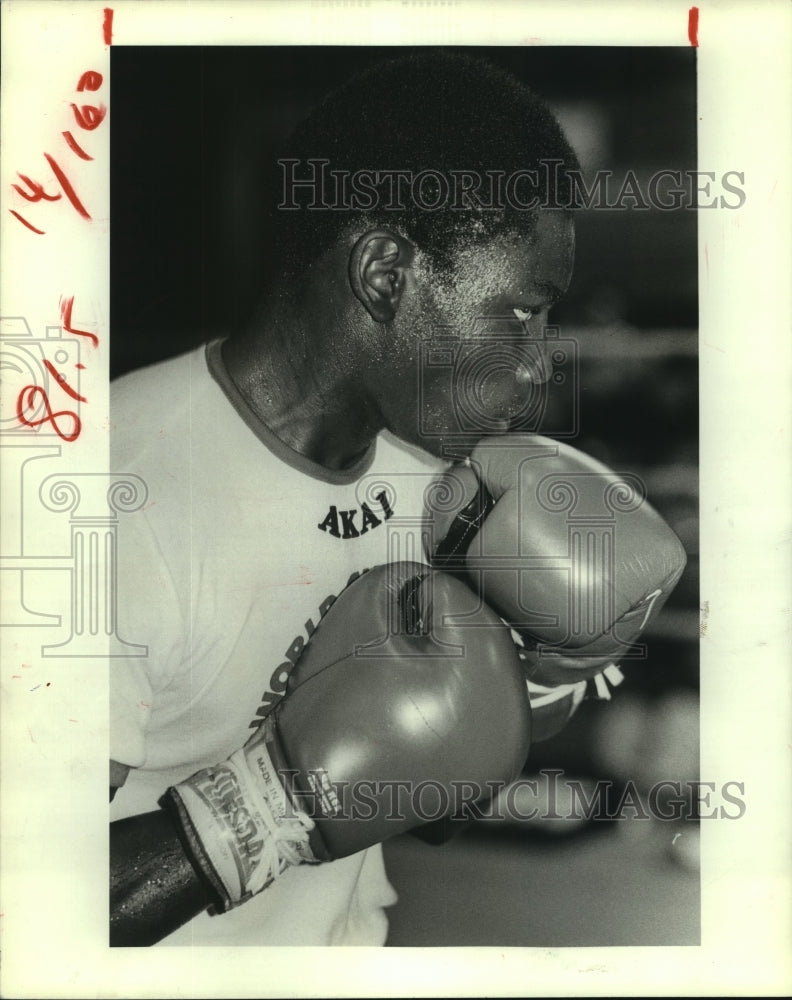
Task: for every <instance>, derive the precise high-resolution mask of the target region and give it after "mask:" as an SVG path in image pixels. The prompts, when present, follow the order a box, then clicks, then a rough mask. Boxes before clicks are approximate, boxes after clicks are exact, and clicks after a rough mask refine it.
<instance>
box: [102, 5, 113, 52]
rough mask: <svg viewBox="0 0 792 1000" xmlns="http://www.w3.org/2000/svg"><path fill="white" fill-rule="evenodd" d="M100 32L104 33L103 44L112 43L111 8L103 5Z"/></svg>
mask: <svg viewBox="0 0 792 1000" xmlns="http://www.w3.org/2000/svg"><path fill="white" fill-rule="evenodd" d="M102 34H103V35H104V43H105V45H112V44H113V8H112V7H105V9H104V21H103V23H102Z"/></svg>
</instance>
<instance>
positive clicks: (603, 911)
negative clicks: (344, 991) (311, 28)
mask: <svg viewBox="0 0 792 1000" xmlns="http://www.w3.org/2000/svg"><path fill="white" fill-rule="evenodd" d="M399 51H403V50H399ZM467 51H469V52H471V53H475V52H480V53H481V54H482V55H485V56H486V57H488V58H489V59H491V60H492V61H494V62H496V63H499V64H501V65H503V66H504V67H506V68H507V69H510V70H511V71H512V72H514V73H515V74H516V75H517V76H518V77H520V78H521V79H523V80H525V81H526V82H527V83H528V84H529V85H530V86H531V87H533V89H535V90H536V91H537V93H539V94H540V95H541V96H543V97H544V98H545V99H546V100H547V101H548V102H549V103H550V104H551V106H552V107H553V109H554V110H555V112H556V113H557V115H558V117H559V118H560V120H561V122H562V124H563V125H564V127H565V129H566V131H567V134H568V136H569V139H570V141H571V143H572V145H573V146H574V147H575V149H576V150H577V151H578V155H579V157H580V160H581V165H582V168H583V170H584V173H585V176H586V177H587V178H588V179H591V178H592V176H593V173H594V171H597V170H610V171H612V172H613V177H614V182H615V185H616V188H615V190H616V191H617V192H618V189H619V187H620V182H621V180H622V179H623V178H624V176H625V174H626V173H627V171H633V172H634V174H635V177H636V178H637V180H638V182H639V184H640V186H641V188H642V190H644V191H645V190H646V185H647V184H648V181H649V179H650V178H651V177H652V176H653V175H655V174H657V173H658V172H659V171H662V170H671V171H683V172H684V171H688V170H695V169H696V166H697V164H696V125H697V119H696V62H695V50H694V49H692V48H682V47H679V48H645V47H644V48H635V49H631V48H582V47H575V48H544V47H533V46H530V47H508V48H501V47H498V48H489V49H468V50H467ZM391 52H393V50H391V49H385V48H371V47H364V46H361V47H348V48H347V47H314V48H295V47H289V48H279V47H273V48H267V49H261V48H254V47H242V48H234V49H227V48H221V47H208V48H189V47H152V48H134V47H114V48H113V50H112V54H111V59H112V81H113V109H112V118H113V129H112V138H111V156H112V175H111V176H112V187H111V192H112V193H111V213H112V230H111V325H112V338H111V345H112V356H111V373H112V374H113V375H114V376H115V375H119V374H122V373H123V372H125V371H129V370H131V369H133V368H136V367H139V366H141V365H144V364H149V363H152V362H154V361H158V360H161V359H163V358H166V357H170V356H172V355H175V354H178V353H181V352H182V351H185V350H188V349H190V348H191V347H193V346H195V345H197V344H199V343H201V342H203V341H205V340H207V339H209V338H210V337H212V336H216V335H219V334H221V333H224V332H227V331H228V330H231V329H233V328H235V327H237V326H239V325H240V324H243V323H244V322H245V321H246V320H247V319H248V317H249V316H250V313H251V311H252V310H253V308H254V305H255V298H256V289H257V287H258V286H259V284H260V279H261V276H262V275H266V271H267V269H268V262H269V261H271V260H272V257H271V256H268V255H272V254H275V253H277V248H276V247H272V246H271V245H270V244H268V242H267V239H266V233H262V232H261V227H262V223H261V219H262V217H263V216H264V214H265V209H266V208H267V206H268V205H270V204H271V201H272V199H273V198H274V197H276V195H277V192H274V191H273V190H272V185H271V182H270V181H269V180H268V177H271V176H272V174H271V172H270V174H268V173H267V172H266V171H262V170H261V169H260V168H259V166H258V164H260V163H262V162H265V161H269V162H272V161H273V160H275V159H277V157H278V155H279V154H278V150H279V148H280V147H281V145H282V141H283V139H284V138H285V136H286V135H287V134H288V132H289V130H290V129H291V127H292V126H293V125H294V124H295V123H296V121H297V120H299V118H300V117H302V115H303V114H304V113H305V112H307V111H308V110H309V109H311V108H312V107H313V106H315V104H316V103H317V102H318V101H319V100H320V99H321V98H322V97H323V96H324V94H325V93H326V92H327V90H329V89H330V88H331V87H333V86H335V85H336V84H338V83H340V82H342V81H343V80H345V79H346V78H347V77H348V76H350V75H351V74H352V73H353V72H355V71H356V70H358V69H361V68H363V67H365V66H368V65H370V64H371V63H373V62H375V61H376V60H377V59H379V58H381V57H382V56H383V55H387V54H390V53H391ZM395 166H398V165H395ZM704 166H706V165H704ZM703 168H704V167H702V169H703ZM627 204H628V206H629V202H628V203H627ZM697 273H698V264H697V242H696V212H695V211H693V210H691V208H690V206H689V205H685V206H683V207H680V208H677V209H674V210H663V209H661V208H659V207H657V206H656V205H653V204H650V205H649V206H648V207H646V208H643V207H638V206H636V207H626V208H622V209H589V210H582V211H580V212H578V213H577V255H576V265H575V275H574V278H573V281H572V285H571V287H570V289H569V293H568V294H567V296H566V297H565V299H564V300H563V302H562V303H561V304H560V305H559V306H558V307H557V308H556V309H555V310H553V312H552V313H551V317H550V320H551V322H552V323H554V324H557V325H558V326H559V328H560V336H561V337H563V338H565V340H566V341H567V342H570V341H572V342H573V343H574V345H575V350H574V351H572V352H570V353H569V357H568V364H567V368H566V370H565V371H564V372H562V374H564V375H565V381H564V382H563V383H560V385H561V388H559V390H558V391H556V392H555V393H553V391H552V386H551V387H550V392H549V394H548V397H547V400H546V413H545V417H546V421H547V423H546V425H545V427H544V429H545V430H546V431H547V432H548V433H551V432H552V430H553V427H556V428H564V429H565V431H568V430H569V428H570V426H571V427H572V429H573V431H576V433H575V434H574V436H571V437H567V440H570V442H571V443H573V444H574V445H575V446H576V447H578V448H580V449H582V450H583V451H587V452H589V453H590V454H592V455H593V456H595V457H596V458H599V459H600V460H601V461H603V462H605V463H606V464H608V465H609V466H611V467H612V468H614V469H615V470H617V471H624V472H631V473H633V474H637V475H639V476H641V477H642V479H643V480H644V482H645V483H646V486H647V492H648V498H649V500H650V502H651V503H652V504H653V505H654V506H655V508H656V509H657V510H658V511H659V512H660V513H661V514H662V515H663V516H664V517H665V518H666V520H667V521H668V522H669V523H670V525H671V526H672V527H673V528H674V530H675V531H676V532H677V534H678V535H679V537H680V539H681V540H682V542H683V544H684V546H685V549H686V551H687V555H688V564H687V568H686V570H685V573H684V575H683V577H682V579H681V581H680V582H679V584H678V585H677V587H676V590H675V591H674V593H673V594H672V596H671V598H670V599H669V602H668V604H667V605H666V607H665V608H664V609H663V612H662V614H661V615H660V616H659V618H658V621H657V623H656V624H655V625H654V626H653V627H652V630H651V631H650V632H649V633H648V634H646V635H645V636H644V641H645V652H644V656H643V658H641V659H637V660H631V661H629V662H626V663H624V664H623V671H624V674H625V681H624V683H623V684H621V686H620V687H619V688H618V690H617V691H616V692H615V694H614V696H613V700H612V701H610V702H594V701H591V702H588V701H587V702H584V703H583V705H582V706H581V708H580V709H579V711H578V713H577V715H576V716H575V717H574V718H573V719H572V720H571V722H570V723H569V725H568V726H567V728H566V729H565V730H564V731H563V732H562V733H560V734H559V735H558V736H556V737H553V738H552V739H550V740H548V741H547V742H545V743H540V744H536V745H535V746H534V748H533V749H532V752H531V757H530V759H529V761H528V764H527V767H526V771H525V774H524V776H523V778H524V779H526V780H532V779H535V780H537V782H538V785H537V793H536V796H534V799H535V802H536V803H539V802H540V800H541V797H542V794H544V793H543V792H542V789H543V788H544V786H543V784H542V782H543V781H546V778H544V777H543V772H549V771H560V772H562V775H561V777H560V778H559V784H558V789H557V794H558V795H560V796H562V799H561V800H557V801H562V802H563V801H566V802H567V803H568V802H569V794H570V792H569V785H570V784H571V783H572V782H575V781H577V782H578V783H579V784H580V787H581V788H582V789H584V791H585V790H588V791H589V793H590V792H591V790H592V789H593V788H595V787H597V783H598V782H609V783H610V785H611V789H612V790H611V791H610V792H609V801H610V802H611V804H613V803H614V802H615V803H616V805H618V800H619V796H620V795H622V794H623V792H624V789H625V788H630V789H632V788H634V789H635V792H636V795H637V796H638V800H637V801H638V802H639V806H638V807H636V808H635V810H634V811H635V812H639V811H640V807H641V804H643V806H644V807H647V803H648V797H649V795H650V793H651V789H652V787H653V786H654V785H655V784H656V783H657V782H658V781H667V782H674V781H678V782H681V783H683V784H684V783H685V782H689V781H695V779H696V778H697V777H698V722H699V704H698V664H699V659H698V639H699V627H700V626H699V621H700V608H699V587H698V336H697V323H698V289H697ZM570 386H572V388H573V391H572V392H570ZM570 407H572V408H573V412H571V411H570ZM521 794H522V796H523V798H522V800H521V801H522V803H523V807H525V806H527V804H528V799H530V798H531V794H532V793H526V792H522V793H521ZM526 795H527V798H526ZM565 795H566V799H563V796H565ZM614 796H615V798H614ZM683 797H684V796H683ZM686 801H687V802H688V805H689V802H690V796H689V795H687V799H686ZM667 804H668V803H667V802H666V805H667ZM522 811H523V812H528V811H530V810H529V809H527V808H522ZM540 812H541V810H540ZM562 815H563V813H562ZM698 828H699V824H698V823H697V822H696V819H695V815H692V816H691V817H690V818H688V819H679V820H674V819H670V820H662V819H658V818H656V817H655V816H651V815H650V816H649V818H647V819H642V818H637V816H631V815H630V813H629V810H625V817H624V818H622V819H618V818H611V819H607V818H606V819H602V820H596V819H594V820H592V821H583V822H581V821H578V820H572V821H567V820H564V819H551V820H549V821H538V822H536V821H527V822H521V821H519V819H518V820H517V821H514V820H513V819H512V820H505V821H498V820H486V819H484V820H480V821H477V822H474V823H473V824H470V825H469V826H468V827H466V828H465V830H464V831H463V832H462V833H460V834H459V835H458V836H457V837H455V838H454V839H453V840H451V841H450V842H449V843H447V844H445V845H444V846H432V845H430V844H427V843H424V842H422V841H420V840H418V839H417V838H415V837H412V836H405V837H400V838H396V839H395V840H393V841H390V842H388V843H387V844H386V846H385V852H386V862H387V866H388V871H389V873H390V877H391V881H392V882H393V884H394V886H395V887H396V889H397V891H398V893H399V897H400V898H399V903H398V904H397V905H396V906H395V907H394V908H393V909H392V910H391V911H390V914H391V931H390V936H389V944H390V945H393V946H400V945H401V946H408V945H427V946H429V945H493V946H542V947H549V946H563V945H579V946H585V945H603V946H604V945H672V944H696V943H698V941H699V876H698V839H699V836H698V834H699V829H698Z"/></svg>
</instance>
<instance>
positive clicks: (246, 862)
mask: <svg viewBox="0 0 792 1000" xmlns="http://www.w3.org/2000/svg"><path fill="white" fill-rule="evenodd" d="M168 795H169V797H170V800H171V802H172V803H173V804H174V805H175V807H176V809H177V811H178V815H179V819H180V820H181V824H182V827H183V829H184V832H185V834H186V836H187V840H188V843H189V846H190V848H191V850H192V853H193V856H194V858H195V860H196V861H197V862H198V864H199V865H200V867H201V870H202V871H203V872H204V874H205V875H206V876H207V878H208V879H209V881H210V882H211V884H212V886H213V887H214V889H215V890H216V891H217V893H218V895H219V896H220V899H221V901H222V904H223V909H224V910H228V909H231V907H234V906H238V905H239V904H240V903H244V902H245V901H246V900H248V899H250V897H251V896H254V895H255V894H256V893H258V892H261V891H262V889H266V888H267V886H268V885H270V884H271V883H272V882H273V881H274V879H276V878H277V877H278V876H279V875H281V874H282V873H283V872H284V871H285V870H286V869H287V868H289V867H290V866H291V865H298V864H301V863H302V862H304V861H306V862H315V861H316V859H315V858H314V856H313V853H312V851H311V848H310V846H309V843H308V831H309V830H311V829H313V827H314V822H313V820H312V819H311V818H310V817H309V816H307V815H306V814H305V813H302V812H299V811H298V810H296V809H295V808H294V806H293V805H292V803H291V802H290V801H289V799H288V797H287V795H286V792H285V790H284V788H283V785H282V784H281V781H280V779H279V777H278V775H277V773H276V772H275V769H274V768H273V766H272V762H271V760H270V756H269V754H268V752H267V747H266V743H265V742H264V739H260V740H254V741H253V742H252V743H249V744H248V745H247V746H246V747H244V748H243V749H241V750H237V751H236V753H234V754H232V755H231V756H230V757H229V758H228V760H227V761H225V763H223V764H216V765H215V766H213V767H208V768H205V769H204V770H202V771H197V772H196V773H195V774H193V775H191V776H190V777H189V778H187V779H186V781H183V782H181V783H180V784H178V785H175V786H174V787H172V788H169V789H168Z"/></svg>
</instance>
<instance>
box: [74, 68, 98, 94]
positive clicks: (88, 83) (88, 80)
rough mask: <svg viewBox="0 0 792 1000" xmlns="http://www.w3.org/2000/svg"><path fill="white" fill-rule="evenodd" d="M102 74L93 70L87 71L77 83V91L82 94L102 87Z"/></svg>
mask: <svg viewBox="0 0 792 1000" xmlns="http://www.w3.org/2000/svg"><path fill="white" fill-rule="evenodd" d="M102 79H103V77H102V74H101V73H98V72H97V71H96V70H95V69H87V70H86V71H85V72H84V73H83V75H82V76H81V77H80V79H79V80H78V81H77V89H78V90H79V91H80V93H82V92H83V91H84V90H98V89H99V88H100V87H101V86H102Z"/></svg>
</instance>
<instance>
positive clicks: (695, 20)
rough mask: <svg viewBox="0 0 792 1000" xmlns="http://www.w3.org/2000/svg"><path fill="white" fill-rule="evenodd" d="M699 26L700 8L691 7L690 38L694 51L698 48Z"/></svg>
mask: <svg viewBox="0 0 792 1000" xmlns="http://www.w3.org/2000/svg"><path fill="white" fill-rule="evenodd" d="M698 24H699V9H698V7H691V8H690V10H689V11H688V38H689V39H690V44H691V45H692V46H693V48H694V49H697V48H698Z"/></svg>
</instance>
